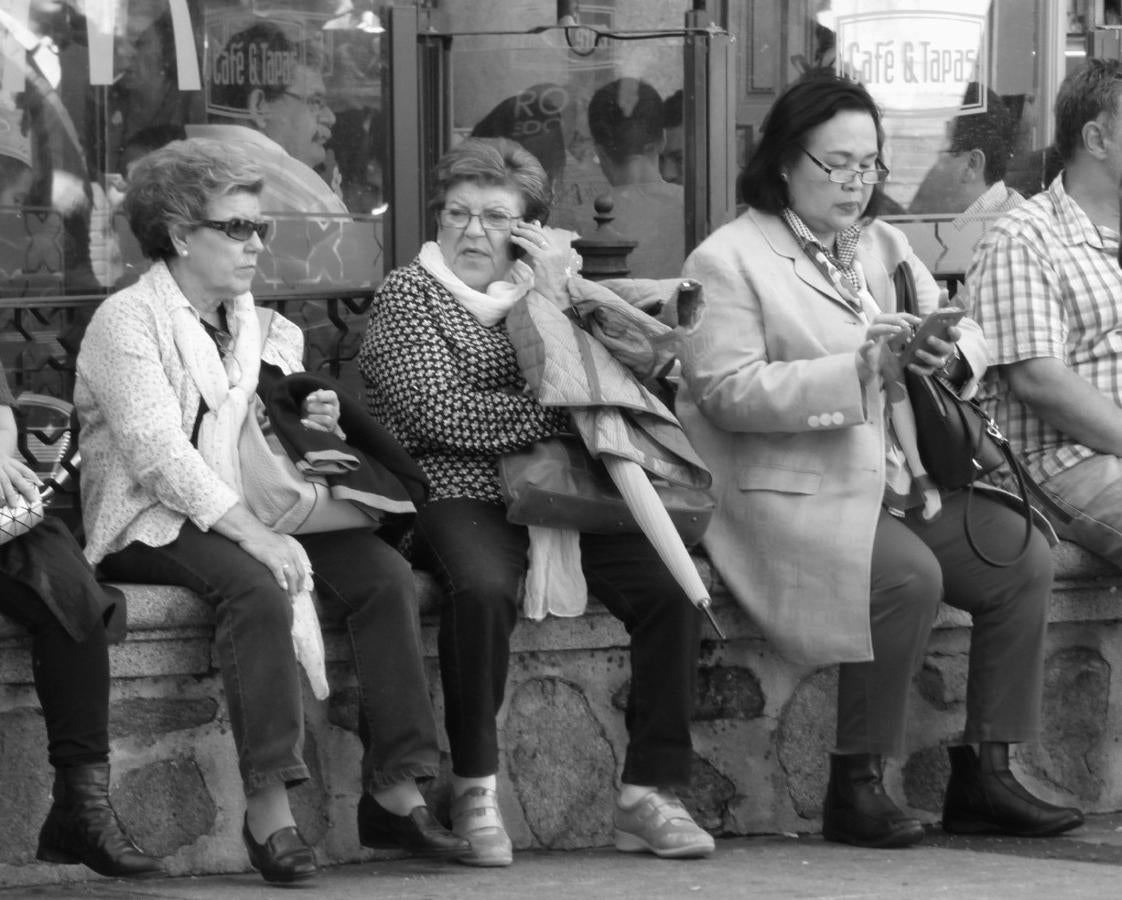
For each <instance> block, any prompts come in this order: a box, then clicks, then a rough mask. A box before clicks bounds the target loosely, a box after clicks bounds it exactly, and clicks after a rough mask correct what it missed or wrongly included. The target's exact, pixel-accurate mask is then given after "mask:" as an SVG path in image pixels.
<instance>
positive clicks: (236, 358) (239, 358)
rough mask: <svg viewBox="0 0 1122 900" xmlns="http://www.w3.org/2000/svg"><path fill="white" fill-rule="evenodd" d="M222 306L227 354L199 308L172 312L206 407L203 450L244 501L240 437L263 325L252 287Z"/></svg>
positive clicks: (253, 385)
mask: <svg viewBox="0 0 1122 900" xmlns="http://www.w3.org/2000/svg"><path fill="white" fill-rule="evenodd" d="M223 306H225V308H226V321H227V322H228V323H229V326H230V337H231V339H232V341H233V345H232V347H231V348H230V352H229V353H227V355H226V357H225V359H223V358H221V357H220V356H219V354H218V352H217V351H216V349H215V346H214V341H213V340H211V338H210V336H209V335H208V334H207V333H206V329H205V328H203V324H202V320H201V319H200V318H199V315H198V313H197V312H196V310H195V308H194V307H192V306H190V305H186V306H179V307H177V308H175V309H174V310H173V311H172V331H173V336H174V340H175V346H176V349H177V350H178V351H179V358H180V359H181V360H182V361H183V365H184V367H185V368H186V369H187V373H188V374H189V375H190V376H191V380H192V381H194V382H195V385H196V387H198V389H199V393H200V394H201V395H202V398H203V401H204V402H205V403H206V406H207V411H206V413H205V414H204V415H203V418H202V422H201V423H200V425H199V443H198V448H199V453H200V454H202V457H203V459H205V460H206V461H207V464H208V465H209V466H210V467H211V468H212V469H214V471H215V472H217V473H218V477H219V478H221V479H222V480H223V481H224V482H226V484H227V485H229V486H230V487H231V488H233V489H234V490H235V491H237V493H238V496H239V497H241V498H242V499H243V500H244V499H245V495H244V492H243V490H242V476H241V464H240V461H239V458H238V438H239V437H240V435H241V431H242V426H243V425H244V424H245V417H246V415H247V413H248V411H249V409H250V407H251V405H252V403H253V401H254V398H255V397H256V395H257V377H258V375H259V374H260V372H261V326H260V323H259V322H258V319H257V310H256V309H255V308H254V306H253V295H252V294H250V293H249V292H248V291H247V292H246V293H244V294H241V295H240V296H238V297H235V298H234V299H233V300H227V301H225V302H224V303H223Z"/></svg>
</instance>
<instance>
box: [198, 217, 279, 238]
mask: <svg viewBox="0 0 1122 900" xmlns="http://www.w3.org/2000/svg"><path fill="white" fill-rule="evenodd" d="M199 225H200V226H202V227H204V228H213V229H214V230H215V231H221V232H222V233H223V234H225V235H226V237H228V238H231V239H233V240H235V241H248V240H249V239H250V238H251V237H253V235H254V234H256V235H257V236H258V237H259V238H261V241H262V242H264V240H265V238H267V237H268V236H269V223H268V222H254V221H253V220H252V219H223V220H218V219H204V220H203V221H201V222H200V223H199Z"/></svg>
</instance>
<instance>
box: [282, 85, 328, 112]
mask: <svg viewBox="0 0 1122 900" xmlns="http://www.w3.org/2000/svg"><path fill="white" fill-rule="evenodd" d="M281 93H282V94H286V95H288V96H289V97H295V98H296V99H297V100H303V101H304V102H305V103H306V104H308V109H310V110H311V111H312V112H313V113H315V114H316V115H317V116H318V115H319V114H320V113H321V112H323V111H324V109H326V108H327V98H325V97H324V96H323V94H297V93H296V91H281Z"/></svg>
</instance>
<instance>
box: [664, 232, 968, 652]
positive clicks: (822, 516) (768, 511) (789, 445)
mask: <svg viewBox="0 0 1122 900" xmlns="http://www.w3.org/2000/svg"><path fill="white" fill-rule="evenodd" d="M857 259H858V260H859V261H860V263H861V265H862V267H863V268H864V272H865V277H866V280H867V282H868V288H869V292H870V293H871V294H872V296H873V297H874V298H875V300H876V302H877V304H878V305H879V307H880V308H881V309H884V310H892V309H894V308H895V290H894V287H893V282H892V272H893V270H894V269H895V267H896V264H897V263H898V262H900V260H903V259H907V260H909V261H910V263H911V265H912V268H913V270H914V271H915V275H916V287H917V291H918V294H919V303H920V309H921V311H926V310H929V309H933V308H934V307H935V306H936V305H937V303H938V290H939V289H938V285H937V284H936V282H935V280H934V279H933V278H932V277H931V275H930V274H929V273H928V271H927V269H926V268H924V266H923V264H922V263H921V262H920V261H919V260H918V258H917V257H916V255H915V254H914V253H913V252H912V249H911V247H910V246H909V245H908V242H907V239H906V238H905V237H904V235H903V234H902V233H901V232H900V231H899V230H898V229H896V228H893V227H892V226H890V225H888V224H886V223H884V222H880V221H874V222H873V223H872V224H871V225H869V226H868V227H867V228H866V229H865V230H864V232H863V234H862V236H861V242H860V245H859V247H858V251H857ZM683 274H684V275H685V276H688V277H690V278H696V279H697V280H698V281H700V282H701V284H702V286H703V290H704V297H705V300H706V309H705V315H704V318H703V319H702V322H701V325H700V327H699V328H698V329H697V331H696V332H695V333H694V334H693V335H692V336H690V337H689V338H688V340H687V341H686V345H685V348H684V350H683V355H682V375H683V383H682V386H681V389H680V391H679V394H678V399H677V413H678V416H679V418H680V420H681V422H682V425H683V426H684V427H685V429H686V432H687V434H688V435H689V437H690V440H691V442H692V443H693V445H694V447H695V448H696V449H697V451H698V452H699V453H700V454H701V456H702V458H703V459H704V460H705V462H706V464H707V465H708V466H709V468H710V470H711V471H712V473H713V478H714V490H715V492H716V494H717V511H716V515H715V517H714V519H713V522H712V523H711V525H710V526H709V530H708V531H707V532H706V535H705V538H704V545H705V548H706V550H707V551H708V552H709V554H710V556H711V558H712V560H713V563H714V565H715V566H716V568H717V571H718V572H719V573H720V575H721V577H722V578H723V580H724V581H725V583H726V584H727V585H728V587H729V588H730V590H731V591H732V593H733V595H734V596H735V597H736V598H737V600H738V601H739V602H740V604H741V605H742V606H743V607H744V608H745V609H746V610H747V611H748V613H749V614H750V615H751V616H752V617H753V619H754V620H755V621H756V622H757V623H758V624H759V626H760V627H761V628H762V629H763V631H764V632H765V633H766V635H767V636H768V638H770V639H771V640H772V641H773V642H774V643H775V644H776V646H777V647H778V648H779V649H780V651H781V652H782V653H784V654H785V655H786V656H787V657H789V658H790V659H792V660H793V661H796V662H800V663H811V664H826V663H834V662H855V661H864V660H868V659H871V658H872V644H871V638H870V633H869V590H870V563H871V558H872V546H873V535H874V532H875V529H876V523H877V518H878V516H879V513H880V508H881V500H882V496H883V493H884V484H885V466H886V462H885V425H884V416H885V403H884V393H883V390H882V388H881V385H880V384H879V383H877V384H873V385H870V386H867V387H865V388H863V387H862V385H861V382H860V380H859V378H858V376H857V369H856V364H855V352H856V350H857V348H858V346H859V345H860V344H861V343H862V341H863V340H864V337H865V332H866V329H867V328H868V323H867V322H866V321H865V320H864V319H863V318H862V317H861V316H860V315H859V314H858V313H856V312H855V311H854V310H853V309H852V308H851V307H850V306H849V305H848V304H847V303H846V302H845V301H844V300H843V299H842V298H841V296H840V295H839V294H838V293H837V291H836V290H835V289H834V288H833V286H832V285H831V284H830V282H829V280H828V279H827V278H826V277H825V276H823V275H822V274H821V273H820V272H819V270H818V269H817V267H816V266H815V265H814V263H813V262H811V260H810V258H809V257H808V256H807V255H806V254H805V253H804V252H803V251H802V249H801V248H800V247H799V245H798V243H797V242H796V241H795V239H794V237H793V236H792V234H791V233H790V231H789V230H788V229H787V227H786V226H785V225H784V224H783V222H782V220H781V219H779V218H778V217H776V216H771V215H767V214H764V213H760V212H757V211H755V210H749V211H748V212H746V213H745V214H744V215H742V216H740V217H739V218H737V219H736V220H735V221H733V222H731V223H729V224H728V225H725V226H723V227H722V228H720V229H718V230H717V231H716V232H714V233H713V234H712V235H711V236H710V237H709V238H708V239H706V240H705V241H704V242H703V243H702V244H701V245H700V246H699V247H698V248H697V249H696V250H695V251H694V252H693V253H692V254H690V256H689V258H688V259H687V260H686V264H685V268H684V272H683ZM877 312H879V310H870V311H869V318H870V319H871V318H872V317H873V316H874V315H876V314H877ZM960 327H961V328H962V330H963V333H964V334H963V338H962V340H961V341H960V344H959V349H960V352H962V353H963V355H964V356H965V357H966V358H967V361H968V362H969V363H970V364H971V367H972V369H973V370H974V373H975V376H976V377H978V376H980V375H981V374H982V373H983V372H984V370H985V366H986V349H985V341H984V339H983V337H982V334H981V330H980V329H979V328H978V326H977V324H976V323H974V322H973V321H972V320H969V319H964V320H963V321H962V324H961V326H960Z"/></svg>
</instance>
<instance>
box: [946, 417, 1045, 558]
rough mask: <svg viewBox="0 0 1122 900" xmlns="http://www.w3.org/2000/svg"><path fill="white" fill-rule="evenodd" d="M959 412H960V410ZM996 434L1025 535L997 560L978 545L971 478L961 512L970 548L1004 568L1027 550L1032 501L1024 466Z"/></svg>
mask: <svg viewBox="0 0 1122 900" xmlns="http://www.w3.org/2000/svg"><path fill="white" fill-rule="evenodd" d="M956 408H957V407H956ZM959 414H960V415H961V414H962V413H961V410H960V411H959ZM997 434H998V435H999V437H995V438H994V440H995V441H996V442H997V445H998V446H999V447H1000V448H1001V454H1002V456H1004V457H1005V461H1006V463H1008V465H1009V468H1010V469H1012V470H1013V474H1014V475H1016V477H1017V490H1018V493H1019V494H1020V498H1019V499H1020V501H1021V514H1022V515H1023V516H1024V520H1025V536H1024V538H1022V540H1021V547H1020V549H1019V550H1018V551H1017V553H1016V555H1015V556H1014V557H1013V558H1012V559H1008V560H998V559H994V558H993V557H992V556H990V555H989V554H987V553H986V552H985V551H983V550H982V548H981V547H979V546H978V542H977V541H976V540H975V539H974V530H973V528H972V527H971V525H970V509H971V507H972V506H973V504H974V484H975V481H974V480H971V482H970V484H969V485H968V486H967V488H966V506H965V508H964V509H963V512H962V520H963V530H964V531H965V532H966V542H967V543H968V544H969V545H970V549H971V550H973V551H974V554H975V555H976V556H977V557H978V559H980V560H981V561H982V562H984V563H987V564H988V565H991V566H993V567H994V568H997V569H1005V568H1008V567H1009V566H1012V565H1014V564H1016V563H1018V562H1020V561H1021V560H1022V559H1023V558H1024V555H1025V554H1026V553H1027V552H1028V548H1029V543H1030V542H1031V541H1032V527H1033V521H1032V503H1031V502H1030V501H1029V492H1028V487H1027V485H1026V480H1029V481H1031V479H1030V478H1029V477H1028V475H1027V473H1026V472H1025V469H1024V466H1022V465H1021V463H1020V461H1019V460H1018V459H1017V457H1016V456H1015V455H1014V454H1013V451H1012V449H1011V448H1010V447H1009V442H1008V441H1007V440H1005V438H1004V437H1000V435H1001V432H997Z"/></svg>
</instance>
